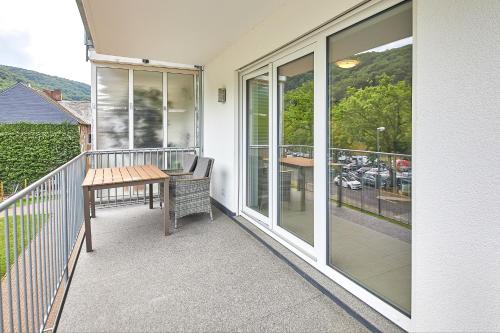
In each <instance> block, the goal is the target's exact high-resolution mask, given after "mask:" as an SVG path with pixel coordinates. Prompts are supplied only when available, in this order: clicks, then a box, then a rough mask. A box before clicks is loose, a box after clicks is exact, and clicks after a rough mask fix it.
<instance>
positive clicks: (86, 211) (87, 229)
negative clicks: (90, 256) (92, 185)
mask: <svg viewBox="0 0 500 333" xmlns="http://www.w3.org/2000/svg"><path fill="white" fill-rule="evenodd" d="M91 192H92V191H89V189H88V188H87V187H84V188H83V216H84V217H85V246H86V248H87V252H92V231H91V230H90V207H89V196H90V193H91Z"/></svg>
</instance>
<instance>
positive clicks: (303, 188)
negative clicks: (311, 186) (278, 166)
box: [299, 168, 306, 211]
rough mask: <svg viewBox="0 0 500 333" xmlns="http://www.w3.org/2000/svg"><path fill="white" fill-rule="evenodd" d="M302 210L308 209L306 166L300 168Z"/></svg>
mask: <svg viewBox="0 0 500 333" xmlns="http://www.w3.org/2000/svg"><path fill="white" fill-rule="evenodd" d="M299 190H300V210H301V211H304V210H306V175H305V172H304V168H299Z"/></svg>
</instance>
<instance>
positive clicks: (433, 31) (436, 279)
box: [412, 0, 500, 331]
mask: <svg viewBox="0 0 500 333" xmlns="http://www.w3.org/2000/svg"><path fill="white" fill-rule="evenodd" d="M414 6H415V7H414V8H415V12H416V22H415V36H416V41H415V45H416V49H415V52H416V53H415V55H416V57H415V64H414V66H415V67H414V80H415V83H414V88H415V89H414V102H415V105H414V106H413V110H414V113H413V116H414V123H413V128H414V133H413V140H414V144H413V147H414V155H413V161H414V169H413V171H414V174H413V176H414V184H415V185H414V196H413V199H414V207H413V208H414V210H413V211H414V213H413V214H414V215H413V216H414V224H413V225H414V229H413V244H414V246H413V260H414V264H413V267H414V270H413V307H412V308H413V311H412V312H413V314H412V318H413V322H414V327H415V329H416V330H419V331H431V330H432V331H453V330H457V331H499V330H500V319H499V318H500V259H499V258H500V247H499V245H498V243H499V240H500V223H499V222H498V221H499V220H500V211H499V209H498V208H499V202H500V191H499V190H498V189H499V188H500V178H499V177H498V167H497V166H498V165H499V164H500V145H499V143H500V95H499V93H498V92H499V90H498V87H499V85H500V76H499V69H500V58H499V57H498V54H499V52H500V35H499V34H498V31H500V20H499V17H500V2H499V1H487V0H481V1H470V0H461V1H432V0H425V1H422V0H418V1H415V4H414Z"/></svg>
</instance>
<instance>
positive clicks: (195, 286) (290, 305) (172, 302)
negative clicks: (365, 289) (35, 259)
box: [58, 203, 398, 332]
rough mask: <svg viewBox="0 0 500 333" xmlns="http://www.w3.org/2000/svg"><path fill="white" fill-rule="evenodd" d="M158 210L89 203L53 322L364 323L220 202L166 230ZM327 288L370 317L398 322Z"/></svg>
mask: <svg viewBox="0 0 500 333" xmlns="http://www.w3.org/2000/svg"><path fill="white" fill-rule="evenodd" d="M155 205H156V206H157V203H156V204H155ZM161 214H162V211H161V210H160V209H158V208H155V209H154V210H149V209H148V208H147V207H146V206H142V205H139V206H128V207H119V208H109V209H102V210H97V218H96V219H93V220H92V225H93V230H92V231H93V243H94V252H92V253H86V252H85V248H83V249H82V252H81V254H80V258H79V260H78V264H77V266H76V271H75V273H74V276H73V280H72V283H71V286H70V289H69V292H68V295H67V299H66V302H65V305H64V308H63V311H62V315H61V319H60V322H59V326H58V331H60V332H70V331H79V332H96V331H122V332H123V331H351V332H353V331H368V327H369V325H368V326H367V325H366V322H365V323H364V324H363V320H359V318H358V319H357V318H355V317H353V316H351V315H350V314H349V313H348V312H346V311H345V308H343V307H341V306H339V305H338V303H336V302H334V301H332V299H331V298H330V297H328V295H327V294H324V293H323V292H321V291H320V290H319V289H317V288H315V287H314V286H313V285H312V284H310V283H309V282H308V281H307V280H306V279H304V278H303V277H302V276H300V275H299V274H297V272H296V271H295V270H294V269H292V267H291V266H290V265H289V264H287V263H286V262H285V261H284V260H282V259H281V258H280V257H278V256H276V255H275V254H273V253H272V252H271V251H270V250H269V249H268V248H267V247H266V246H264V245H263V244H262V243H261V242H259V240H258V239H257V238H255V237H254V236H252V235H251V234H250V233H248V232H247V231H245V230H244V229H243V228H241V227H240V226H239V225H238V224H237V223H235V222H234V221H232V220H231V219H230V218H228V217H227V216H225V215H223V214H222V213H221V212H220V211H218V210H216V209H214V217H215V221H214V223H209V222H208V218H207V217H206V216H194V217H189V218H184V219H181V220H180V228H179V229H178V230H177V231H176V232H175V233H174V234H173V235H171V236H169V237H164V236H162V232H163V226H162V219H161ZM249 228H252V227H251V226H250V227H249ZM252 229H253V232H254V233H256V234H257V235H258V236H262V238H263V239H266V238H269V237H268V236H266V235H265V234H263V233H262V232H260V231H259V230H258V229H256V228H255V227H254V228H252ZM259 233H260V234H259ZM276 244H277V243H276ZM280 251H283V248H281V249H280ZM285 251H287V250H285ZM286 256H287V257H290V258H292V259H289V260H290V261H295V260H297V259H298V258H296V257H294V256H293V255H291V253H290V252H289V251H288V253H286ZM293 257H294V258H293ZM297 262H298V263H299V264H297V265H304V266H303V267H304V271H307V270H311V271H312V272H313V274H319V273H318V272H317V271H315V270H313V269H312V268H311V267H310V266H308V265H307V264H305V263H304V262H302V261H301V260H300V259H299V260H298V261H297ZM322 279H323V280H325V278H324V276H322V275H318V278H317V280H322ZM328 281H329V280H328ZM327 283H330V284H334V283H333V282H327ZM333 289H334V290H335V289H336V290H337V291H338V295H336V297H339V298H343V300H342V302H344V303H345V304H347V305H348V306H349V307H350V308H351V309H355V311H356V313H359V314H360V315H361V316H363V317H366V318H368V319H367V320H368V321H369V322H370V324H371V325H374V327H377V328H379V329H381V330H384V331H397V330H398V328H397V327H395V326H394V325H392V324H390V323H389V322H388V321H387V320H385V319H384V318H382V317H381V316H380V315H378V314H376V313H375V312H374V311H373V310H371V309H369V308H368V307H367V306H366V305H364V304H363V303H361V302H360V301H359V300H357V299H355V298H354V297H353V296H350V294H348V293H347V292H345V290H343V289H341V288H340V287H338V285H335V286H334V287H333ZM365 315H366V316H365ZM372 329H373V327H372Z"/></svg>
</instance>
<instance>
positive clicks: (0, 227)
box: [0, 214, 40, 277]
mask: <svg viewBox="0 0 500 333" xmlns="http://www.w3.org/2000/svg"><path fill="white" fill-rule="evenodd" d="M35 217H36V216H35ZM30 221H31V222H30V224H31V228H32V229H31V230H30V234H29V237H30V238H29V239H28V215H27V214H25V215H24V240H22V238H21V226H22V223H21V215H17V217H16V222H17V223H16V225H17V228H16V236H17V237H16V238H17V255H18V256H19V255H20V254H21V250H22V245H23V243H24V248H25V249H26V248H27V247H28V246H29V245H30V242H29V241H30V240H31V239H33V215H31V217H30ZM39 228H40V226H39V227H38V230H39ZM38 230H35V232H38ZM5 243H6V242H5V217H0V276H2V277H3V276H4V275H5V273H6V267H7V266H6V258H5V254H6V253H5ZM14 259H15V257H14V217H13V216H9V264H10V265H12V264H13V263H14Z"/></svg>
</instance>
